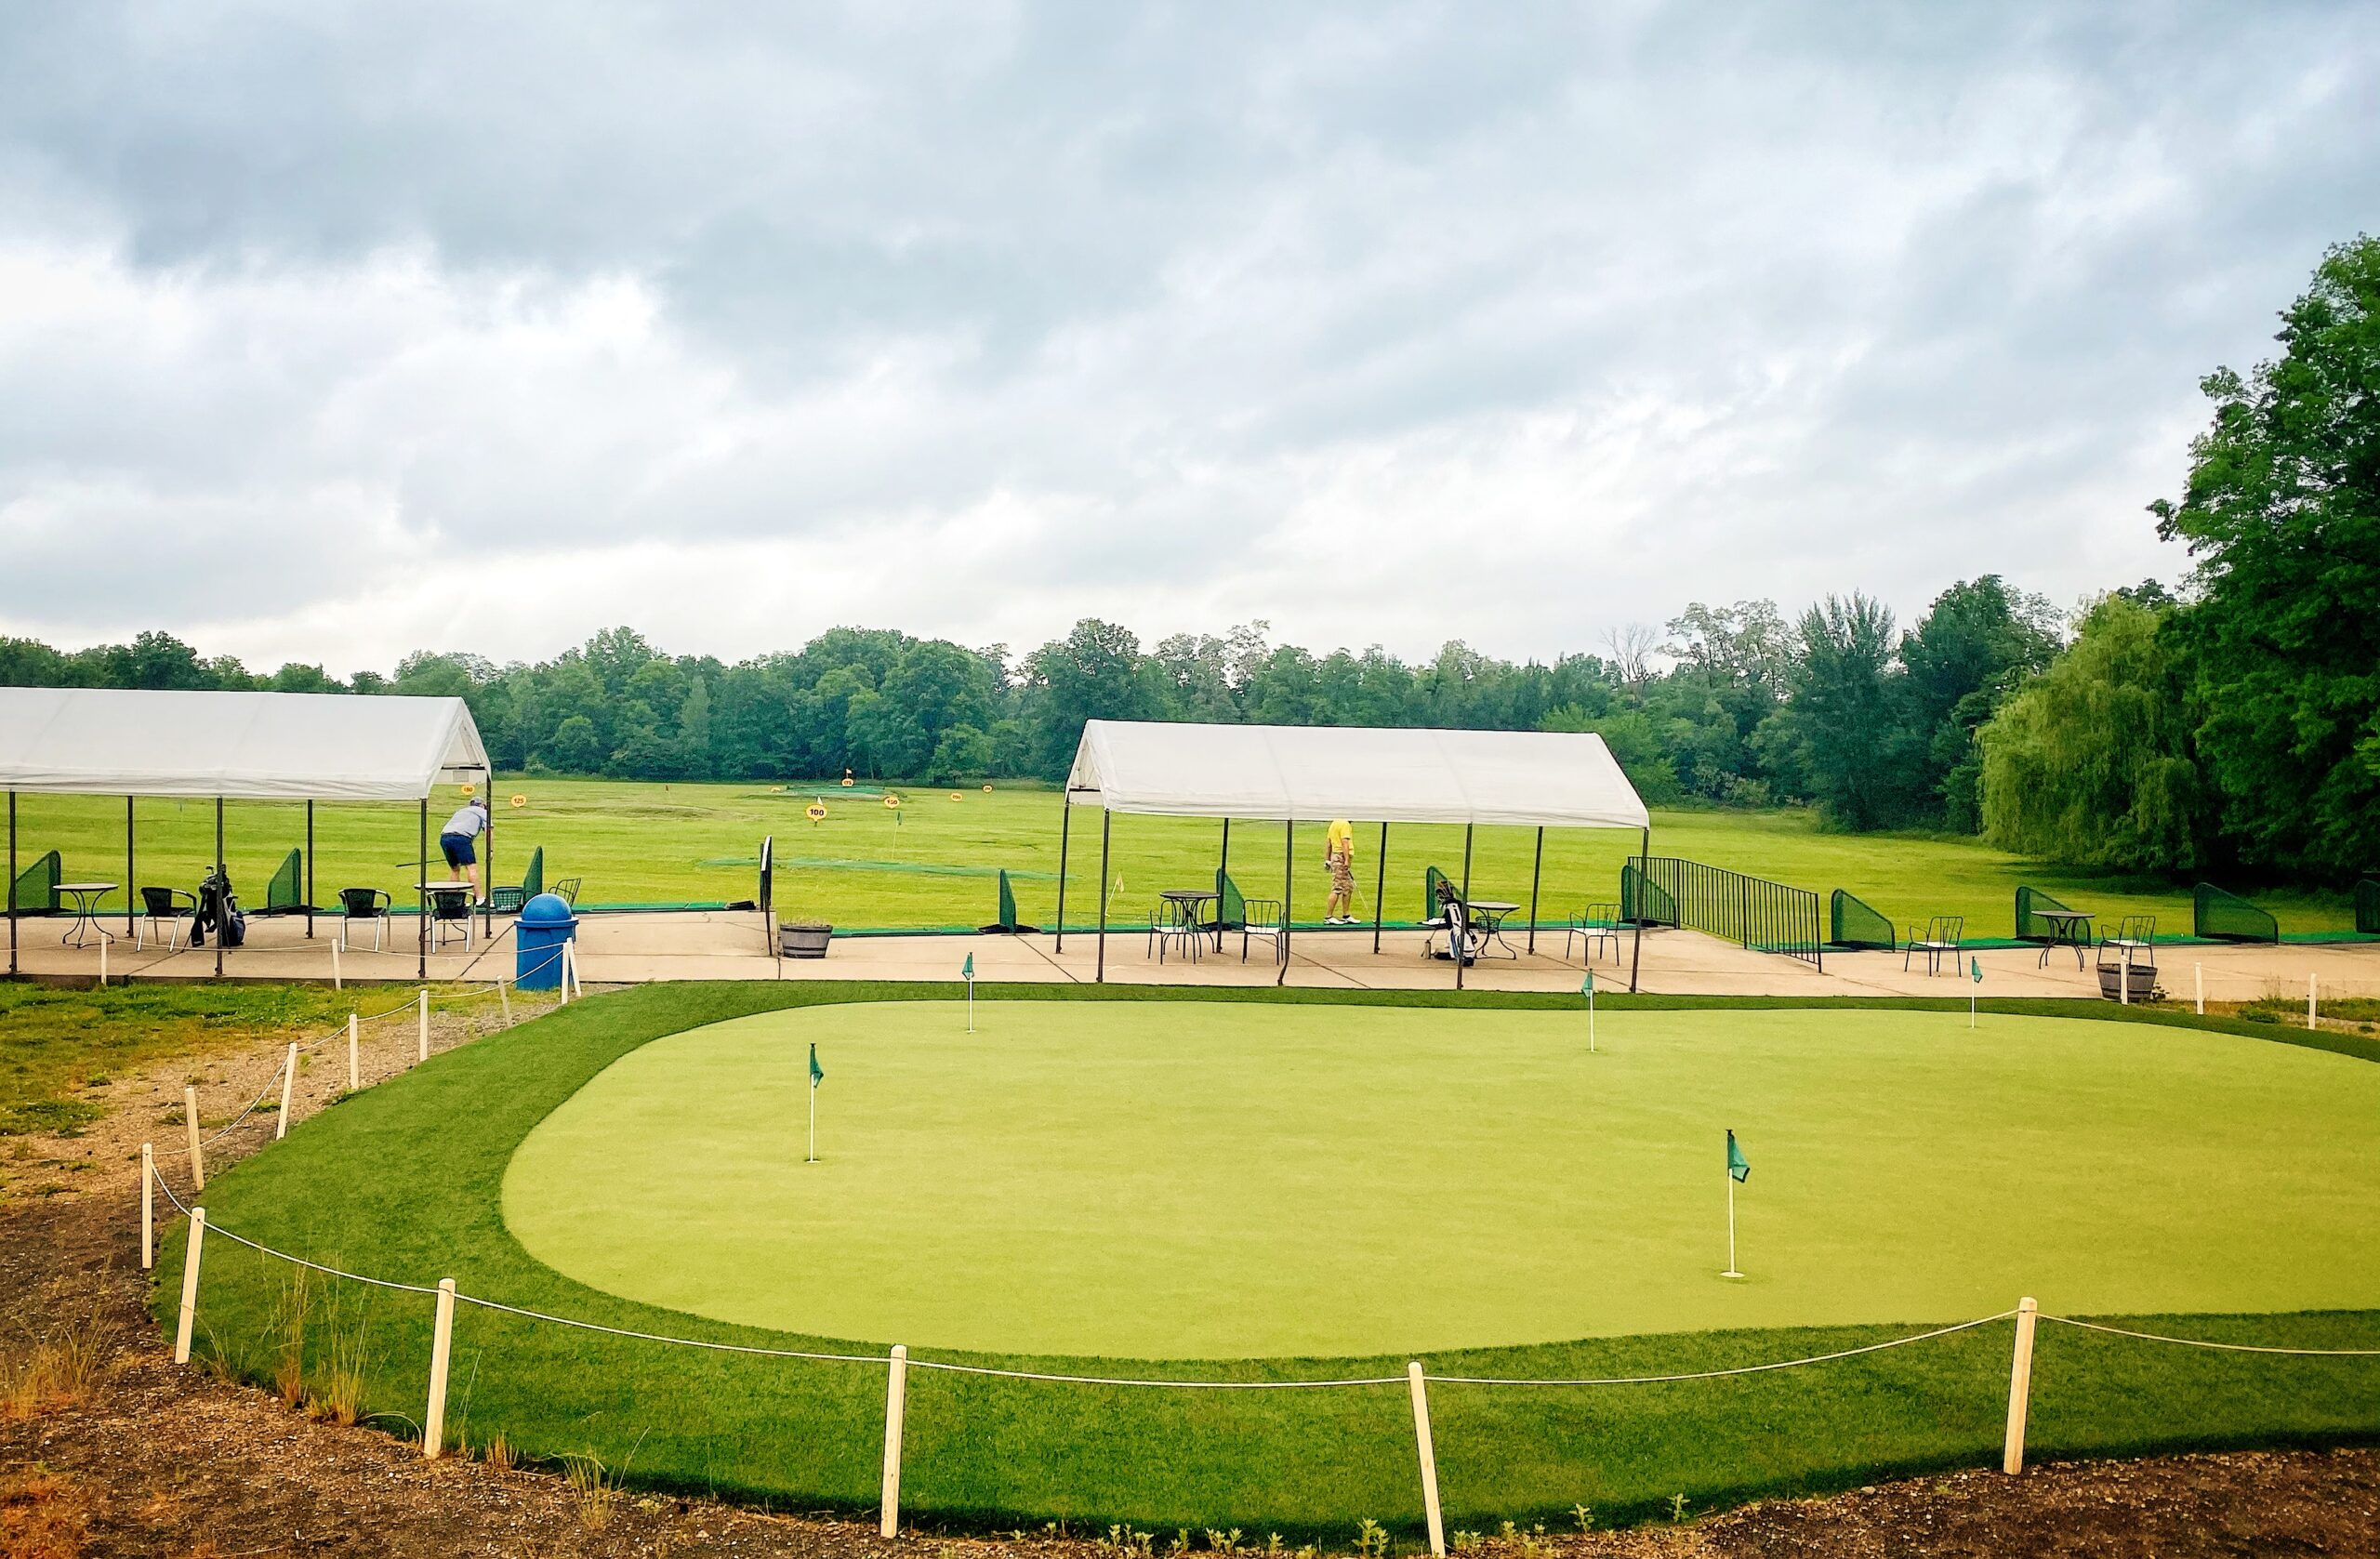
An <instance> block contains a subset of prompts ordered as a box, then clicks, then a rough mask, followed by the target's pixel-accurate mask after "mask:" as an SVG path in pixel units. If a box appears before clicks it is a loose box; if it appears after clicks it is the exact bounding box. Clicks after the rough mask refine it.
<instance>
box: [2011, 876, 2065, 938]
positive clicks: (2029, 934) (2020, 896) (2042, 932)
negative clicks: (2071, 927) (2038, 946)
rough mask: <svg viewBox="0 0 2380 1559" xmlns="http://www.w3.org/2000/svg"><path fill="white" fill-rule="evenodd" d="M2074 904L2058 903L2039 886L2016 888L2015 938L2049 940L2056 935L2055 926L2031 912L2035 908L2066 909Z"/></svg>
mask: <svg viewBox="0 0 2380 1559" xmlns="http://www.w3.org/2000/svg"><path fill="white" fill-rule="evenodd" d="M2073 907H2074V906H2073V905H2069V904H2060V903H2059V902H2058V901H2057V900H2056V899H2055V898H2052V897H2051V896H2050V895H2049V894H2047V893H2044V892H2042V891H2041V890H2040V889H2039V888H2019V889H2017V890H2016V940H2017V941H2019V942H2051V941H2055V940H2056V936H2057V931H2056V927H2054V926H2052V925H2051V924H2050V923H2049V922H2048V921H2047V920H2044V919H2043V918H2041V917H2039V916H2037V915H2035V914H2034V913H2033V911H2034V910H2036V909H2066V910H2070V909H2072V908H2073Z"/></svg>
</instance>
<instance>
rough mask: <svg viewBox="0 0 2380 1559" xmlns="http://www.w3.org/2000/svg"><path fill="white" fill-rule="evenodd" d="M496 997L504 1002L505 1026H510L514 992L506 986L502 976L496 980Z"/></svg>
mask: <svg viewBox="0 0 2380 1559" xmlns="http://www.w3.org/2000/svg"><path fill="white" fill-rule="evenodd" d="M496 1000H498V1001H500V1002H502V1003H503V1004H504V1026H505V1027H507V1028H510V1027H511V1026H512V993H511V992H510V991H508V990H506V989H505V988H504V980H503V978H502V977H501V976H498V977H497V979H496Z"/></svg>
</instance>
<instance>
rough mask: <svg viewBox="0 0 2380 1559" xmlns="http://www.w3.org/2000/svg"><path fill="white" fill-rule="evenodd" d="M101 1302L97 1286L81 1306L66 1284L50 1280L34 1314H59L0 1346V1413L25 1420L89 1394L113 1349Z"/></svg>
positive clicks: (103, 1374) (101, 1377)
mask: <svg viewBox="0 0 2380 1559" xmlns="http://www.w3.org/2000/svg"><path fill="white" fill-rule="evenodd" d="M104 1303H105V1295H104V1294H103V1293H102V1292H101V1291H99V1290H98V1289H97V1288H94V1290H93V1292H92V1295H91V1301H90V1303H89V1305H88V1306H87V1307H86V1306H85V1305H82V1304H80V1303H75V1302H72V1295H71V1288H70V1286H69V1285H68V1284H66V1283H64V1282H59V1283H56V1284H52V1285H51V1287H50V1290H49V1297H48V1302H46V1303H45V1304H43V1305H42V1306H41V1307H40V1308H39V1310H38V1311H36V1314H44V1315H58V1316H60V1317H62V1318H61V1319H59V1321H57V1322H55V1323H54V1324H52V1325H51V1326H49V1327H48V1328H46V1329H43V1330H40V1331H37V1332H34V1333H32V1334H30V1335H26V1336H22V1337H20V1338H17V1339H13V1340H11V1341H9V1342H8V1343H7V1345H6V1346H0V1417H5V1418H11V1419H29V1418H32V1417H33V1416H34V1415H35V1414H37V1413H42V1412H46V1411H47V1410H49V1409H51V1408H54V1407H69V1406H72V1405H73V1404H75V1403H79V1402H86V1401H88V1400H89V1399H90V1396H91V1394H92V1393H93V1392H95V1391H97V1390H98V1389H99V1382H100V1381H102V1380H104V1379H105V1378H106V1376H107V1369H108V1360H109V1357H110V1356H111V1355H112V1353H113V1352H114V1349H113V1347H112V1335H111V1332H110V1329H109V1327H108V1325H107V1321H106V1312H105V1311H104V1309H103V1308H102V1306H103V1304H104Z"/></svg>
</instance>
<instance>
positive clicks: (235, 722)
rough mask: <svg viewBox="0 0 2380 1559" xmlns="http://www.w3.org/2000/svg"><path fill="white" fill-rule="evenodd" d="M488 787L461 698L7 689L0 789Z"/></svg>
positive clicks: (358, 795) (288, 793) (389, 794)
mask: <svg viewBox="0 0 2380 1559" xmlns="http://www.w3.org/2000/svg"><path fill="white" fill-rule="evenodd" d="M486 774H487V748H486V747H484V746H481V745H480V733H479V727H478V726H476V725H474V724H473V723H472V722H471V711H470V710H469V707H466V706H465V705H464V703H463V701H462V700H461V699H459V698H396V697H390V698H380V697H370V696H364V695H358V694H323V693H152V692H140V691H132V690H126V689H117V688H0V790H23V791H34V792H44V791H47V792H62V793H68V794H75V795H101V796H186V797H208V796H225V797H234V798H247V799H271V800H308V799H314V800H337V801H413V800H419V799H422V798H424V797H426V796H428V795H429V794H430V789H431V787H432V786H435V785H437V784H438V783H439V782H440V781H441V780H451V779H462V778H465V777H470V778H475V779H483V778H485V777H486Z"/></svg>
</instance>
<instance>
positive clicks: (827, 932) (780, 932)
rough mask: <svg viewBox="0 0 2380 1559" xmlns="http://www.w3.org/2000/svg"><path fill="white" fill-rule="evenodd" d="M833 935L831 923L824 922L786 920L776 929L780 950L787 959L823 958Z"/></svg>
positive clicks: (833, 930)
mask: <svg viewBox="0 0 2380 1559" xmlns="http://www.w3.org/2000/svg"><path fill="white" fill-rule="evenodd" d="M834 934H835V928H834V925H833V923H832V922H830V921H826V920H787V921H783V922H781V923H780V924H779V925H778V927H777V940H778V945H779V947H780V950H781V951H783V952H784V954H785V956H786V957H787V958H825V957H826V944H827V942H828V940H829V939H831V938H832V937H833V936H834Z"/></svg>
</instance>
